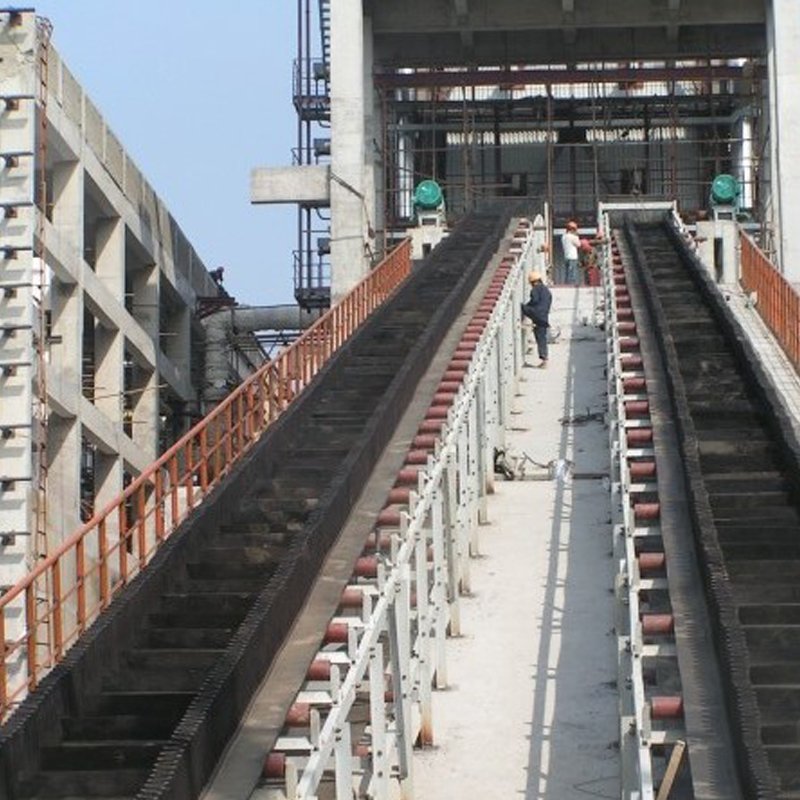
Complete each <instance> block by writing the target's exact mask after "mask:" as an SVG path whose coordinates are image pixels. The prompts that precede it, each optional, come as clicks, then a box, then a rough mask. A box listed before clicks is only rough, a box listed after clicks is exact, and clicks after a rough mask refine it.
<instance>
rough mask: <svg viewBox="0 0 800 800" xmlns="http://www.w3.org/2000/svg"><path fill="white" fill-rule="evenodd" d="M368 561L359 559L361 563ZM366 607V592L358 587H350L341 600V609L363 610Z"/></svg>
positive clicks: (343, 593)
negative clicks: (362, 607)
mask: <svg viewBox="0 0 800 800" xmlns="http://www.w3.org/2000/svg"><path fill="white" fill-rule="evenodd" d="M361 560H364V561H366V560H367V559H366V558H364V559H359V561H361ZM363 605H364V592H362V591H361V589H359V588H358V586H348V587H347V588H346V589H345V590H344V591H343V592H342V597H341V599H340V600H339V607H340V608H361V606H363Z"/></svg>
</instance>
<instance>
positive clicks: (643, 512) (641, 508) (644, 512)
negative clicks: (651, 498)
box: [633, 503, 661, 521]
mask: <svg viewBox="0 0 800 800" xmlns="http://www.w3.org/2000/svg"><path fill="white" fill-rule="evenodd" d="M633 516H634V517H635V518H636V519H637V520H643V521H644V520H654V519H658V518H659V517H660V516H661V503H634V504H633Z"/></svg>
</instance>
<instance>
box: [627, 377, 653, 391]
mask: <svg viewBox="0 0 800 800" xmlns="http://www.w3.org/2000/svg"><path fill="white" fill-rule="evenodd" d="M622 388H623V389H624V390H625V392H626V393H628V394H634V393H638V392H643V391H646V389H647V381H646V380H645V379H644V378H623V380H622Z"/></svg>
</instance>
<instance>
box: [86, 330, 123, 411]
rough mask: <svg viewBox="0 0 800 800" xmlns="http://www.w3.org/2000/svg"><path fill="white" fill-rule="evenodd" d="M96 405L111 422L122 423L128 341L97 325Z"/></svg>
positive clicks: (116, 331) (119, 333) (118, 334)
mask: <svg viewBox="0 0 800 800" xmlns="http://www.w3.org/2000/svg"><path fill="white" fill-rule="evenodd" d="M94 335H95V340H94V341H95V345H94V347H95V393H94V396H95V400H94V404H95V406H96V407H97V409H98V410H99V411H102V412H103V414H105V416H106V417H108V419H109V420H111V422H113V423H115V424H117V425H120V424H121V423H122V392H123V388H124V382H123V372H122V369H123V358H124V352H125V337H124V336H123V335H122V333H121V332H120V331H119V330H117V329H115V328H107V327H105V325H103V324H102V323H101V322H99V321H98V323H97V324H96V325H95V333H94Z"/></svg>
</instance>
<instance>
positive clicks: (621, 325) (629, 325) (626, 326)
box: [617, 322, 636, 333]
mask: <svg viewBox="0 0 800 800" xmlns="http://www.w3.org/2000/svg"><path fill="white" fill-rule="evenodd" d="M617 330H618V331H619V332H620V333H636V323H635V322H618V323H617Z"/></svg>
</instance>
